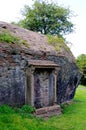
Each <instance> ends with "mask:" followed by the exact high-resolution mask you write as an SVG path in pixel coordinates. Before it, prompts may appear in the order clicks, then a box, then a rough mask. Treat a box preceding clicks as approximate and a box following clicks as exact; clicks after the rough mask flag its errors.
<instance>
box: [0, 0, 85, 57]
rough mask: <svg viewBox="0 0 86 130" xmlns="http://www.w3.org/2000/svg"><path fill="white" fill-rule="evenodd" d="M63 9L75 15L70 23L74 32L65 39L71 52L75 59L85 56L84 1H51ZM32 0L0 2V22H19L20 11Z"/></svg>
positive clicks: (2, 0)
mask: <svg viewBox="0 0 86 130" xmlns="http://www.w3.org/2000/svg"><path fill="white" fill-rule="evenodd" d="M52 1H53V2H57V3H58V4H59V5H61V6H63V7H69V9H70V10H72V11H73V13H74V14H75V15H76V17H72V18H71V21H72V23H73V24H74V25H75V31H74V32H73V33H72V34H69V35H67V36H65V37H66V40H67V41H69V42H71V43H72V45H71V46H70V47H71V51H72V53H73V54H74V56H75V57H77V56H79V55H80V54H86V47H85V46H86V45H85V44H86V43H85V42H86V38H85V35H86V0H52ZM32 3H33V0H0V21H4V22H8V23H10V22H13V21H19V20H20V19H21V18H22V16H21V10H22V9H23V7H24V5H25V4H26V5H30V6H31V5H32Z"/></svg>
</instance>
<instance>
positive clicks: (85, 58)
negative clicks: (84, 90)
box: [76, 54, 86, 85]
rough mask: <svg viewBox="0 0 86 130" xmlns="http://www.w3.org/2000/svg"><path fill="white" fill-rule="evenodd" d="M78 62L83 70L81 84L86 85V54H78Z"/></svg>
mask: <svg viewBox="0 0 86 130" xmlns="http://www.w3.org/2000/svg"><path fill="white" fill-rule="evenodd" d="M76 62H77V65H78V67H79V68H80V70H81V71H82V72H83V76H82V78H81V84H82V85H86V54H81V55H80V56H78V57H77V59H76Z"/></svg>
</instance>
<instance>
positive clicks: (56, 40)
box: [47, 35, 70, 51]
mask: <svg viewBox="0 0 86 130" xmlns="http://www.w3.org/2000/svg"><path fill="white" fill-rule="evenodd" d="M47 40H48V43H49V44H50V45H53V46H54V47H55V50H56V51H61V49H62V48H64V49H65V50H66V51H69V50H70V48H69V47H68V46H67V45H66V44H65V39H64V38H62V37H58V36H52V35H47Z"/></svg>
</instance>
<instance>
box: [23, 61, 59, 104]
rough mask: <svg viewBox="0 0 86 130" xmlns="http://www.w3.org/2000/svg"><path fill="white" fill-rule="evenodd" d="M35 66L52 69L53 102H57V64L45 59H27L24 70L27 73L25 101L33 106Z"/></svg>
mask: <svg viewBox="0 0 86 130" xmlns="http://www.w3.org/2000/svg"><path fill="white" fill-rule="evenodd" d="M36 68H40V69H41V68H44V69H46V70H47V69H48V68H49V69H52V74H53V76H54V86H53V87H54V88H53V90H54V94H53V95H54V101H53V104H57V94H56V92H57V89H56V82H57V74H58V70H59V66H58V65H57V64H55V63H54V62H53V61H45V60H29V61H28V68H27V71H26V74H27V87H26V89H25V103H26V104H30V105H31V106H34V72H35V69H36Z"/></svg>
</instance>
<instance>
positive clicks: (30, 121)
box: [0, 86, 86, 130]
mask: <svg viewBox="0 0 86 130" xmlns="http://www.w3.org/2000/svg"><path fill="white" fill-rule="evenodd" d="M5 107H7V108H5V109H8V106H5ZM62 107H63V113H62V115H60V116H54V117H51V118H49V119H48V120H43V119H40V118H39V119H37V118H35V117H30V116H28V115H29V114H28V112H27V110H26V109H27V106H24V107H23V108H20V109H24V111H25V113H26V112H27V113H26V115H27V116H22V113H23V114H25V113H24V111H21V112H17V113H16V112H15V109H13V111H14V112H13V113H12V112H11V113H10V111H9V110H11V111H12V108H10V107H9V109H8V110H6V111H8V112H5V111H2V110H1V109H3V107H2V106H1V107H0V110H1V111H0V130H85V128H86V87H85V86H79V87H78V89H77V91H76V95H75V99H74V102H73V103H72V104H70V105H67V106H62ZM4 112H5V113H4Z"/></svg>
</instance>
